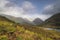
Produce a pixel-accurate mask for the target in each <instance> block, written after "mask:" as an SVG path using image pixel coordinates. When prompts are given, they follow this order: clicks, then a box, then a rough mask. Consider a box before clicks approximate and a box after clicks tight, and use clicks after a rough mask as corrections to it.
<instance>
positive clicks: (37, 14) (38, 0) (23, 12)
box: [0, 0, 60, 21]
mask: <svg viewBox="0 0 60 40" xmlns="http://www.w3.org/2000/svg"><path fill="white" fill-rule="evenodd" d="M59 12H60V0H0V14H6V15H11V16H14V17H22V18H27V19H28V20H30V21H32V20H34V19H35V18H40V19H42V20H46V19H48V18H49V17H51V16H52V15H54V14H56V13H59Z"/></svg>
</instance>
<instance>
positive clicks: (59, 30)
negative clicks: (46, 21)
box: [44, 28, 60, 32]
mask: <svg viewBox="0 0 60 40" xmlns="http://www.w3.org/2000/svg"><path fill="white" fill-rule="evenodd" d="M44 29H45V30H55V31H58V32H60V29H53V28H44Z"/></svg>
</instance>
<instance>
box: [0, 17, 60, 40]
mask: <svg viewBox="0 0 60 40" xmlns="http://www.w3.org/2000/svg"><path fill="white" fill-rule="evenodd" d="M0 40H60V32H57V31H55V30H45V29H44V28H42V27H37V26H31V25H20V24H17V23H14V22H13V21H10V20H9V19H7V18H5V17H2V16H0Z"/></svg>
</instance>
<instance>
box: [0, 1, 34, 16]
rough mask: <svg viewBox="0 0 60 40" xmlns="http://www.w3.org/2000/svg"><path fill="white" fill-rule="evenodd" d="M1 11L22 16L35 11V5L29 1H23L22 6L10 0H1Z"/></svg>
mask: <svg viewBox="0 0 60 40" xmlns="http://www.w3.org/2000/svg"><path fill="white" fill-rule="evenodd" d="M0 2H1V3H0V9H1V10H0V11H1V12H0V13H3V14H6V15H12V16H15V17H21V16H22V15H27V14H30V13H32V12H33V11H34V8H35V7H34V6H33V5H32V3H31V2H29V1H24V2H22V4H21V6H17V5H16V4H13V3H11V2H10V1H9V0H0Z"/></svg>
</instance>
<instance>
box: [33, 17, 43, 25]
mask: <svg viewBox="0 0 60 40" xmlns="http://www.w3.org/2000/svg"><path fill="white" fill-rule="evenodd" d="M33 22H34V23H35V24H36V25H39V24H41V23H42V22H43V21H42V20H41V19H40V18H36V19H35V20H34V21H33Z"/></svg>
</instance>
